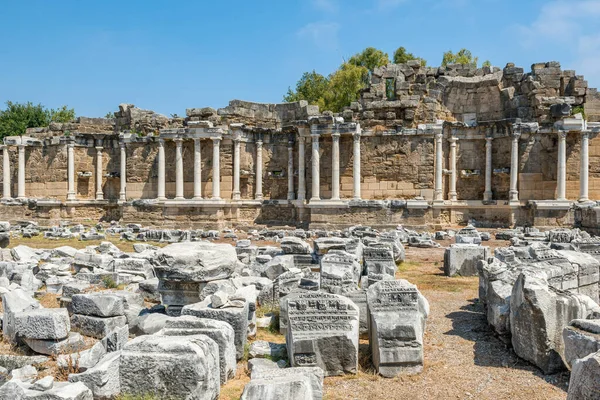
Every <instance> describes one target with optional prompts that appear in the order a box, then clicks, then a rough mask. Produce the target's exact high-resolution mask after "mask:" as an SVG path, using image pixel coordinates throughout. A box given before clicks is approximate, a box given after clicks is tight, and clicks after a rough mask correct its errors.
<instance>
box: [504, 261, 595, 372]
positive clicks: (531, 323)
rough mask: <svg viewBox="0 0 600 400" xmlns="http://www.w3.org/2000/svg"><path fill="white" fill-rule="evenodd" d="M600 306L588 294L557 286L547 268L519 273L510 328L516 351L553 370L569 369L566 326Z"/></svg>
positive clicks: (519, 354)
mask: <svg viewBox="0 0 600 400" xmlns="http://www.w3.org/2000/svg"><path fill="white" fill-rule="evenodd" d="M599 311H600V307H599V306H598V305H597V304H596V303H594V301H593V300H592V299H590V298H589V297H587V296H585V295H581V294H573V293H570V292H565V291H561V290H557V289H554V288H552V287H550V286H549V285H548V280H547V279H546V274H544V272H537V273H536V272H533V271H527V272H523V273H521V274H520V275H519V277H518V279H517V281H516V283H515V285H514V287H513V290H512V294H511V298H510V329H511V334H512V338H511V340H512V345H513V348H514V351H515V353H516V354H517V355H518V356H519V357H521V358H523V359H525V360H527V361H529V362H531V363H533V364H535V365H536V366H538V367H539V368H540V369H541V370H542V371H544V373H546V374H551V373H554V372H558V371H561V370H563V369H565V366H564V364H563V361H562V359H561V354H564V342H563V338H562V331H563V328H564V327H566V326H567V325H568V324H569V322H570V321H572V320H574V319H587V318H588V317H589V316H594V315H596V314H597V313H598V312H599Z"/></svg>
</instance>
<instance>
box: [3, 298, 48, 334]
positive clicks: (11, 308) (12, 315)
mask: <svg viewBox="0 0 600 400" xmlns="http://www.w3.org/2000/svg"><path fill="white" fill-rule="evenodd" d="M2 306H3V307H4V316H3V318H2V335H3V336H4V338H5V339H7V340H8V341H9V342H10V343H17V330H16V328H17V327H16V316H17V315H18V314H19V313H21V312H24V311H29V310H35V309H38V308H40V303H38V302H37V301H35V300H34V299H32V298H31V297H30V296H29V295H27V293H25V292H24V291H23V290H22V289H15V290H13V291H12V292H8V293H5V294H3V295H2Z"/></svg>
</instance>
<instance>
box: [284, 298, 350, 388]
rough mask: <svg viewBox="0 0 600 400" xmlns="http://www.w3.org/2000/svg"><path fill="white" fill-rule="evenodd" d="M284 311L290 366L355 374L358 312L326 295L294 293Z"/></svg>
mask: <svg viewBox="0 0 600 400" xmlns="http://www.w3.org/2000/svg"><path fill="white" fill-rule="evenodd" d="M282 302H285V303H286V304H285V308H286V309H287V319H288V327H287V332H286V342H287V348H288V356H289V360H290V363H291V365H292V367H321V368H322V369H323V371H324V372H325V375H326V376H332V375H342V374H344V373H356V371H357V367H358V330H359V316H358V314H359V309H358V307H357V306H356V304H354V303H353V302H352V301H351V300H350V299H348V298H346V297H344V296H340V295H335V294H329V293H320V292H319V293H294V294H293V295H290V296H287V297H286V298H284V299H282Z"/></svg>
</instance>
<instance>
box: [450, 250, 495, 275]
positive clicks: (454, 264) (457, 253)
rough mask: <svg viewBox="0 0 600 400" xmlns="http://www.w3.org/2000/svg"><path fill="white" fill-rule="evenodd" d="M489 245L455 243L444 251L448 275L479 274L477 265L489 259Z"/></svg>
mask: <svg viewBox="0 0 600 400" xmlns="http://www.w3.org/2000/svg"><path fill="white" fill-rule="evenodd" d="M488 253H489V247H487V246H480V245H473V244H453V245H451V246H450V247H448V248H447V249H446V251H445V253H444V274H445V275H446V276H455V275H460V276H477V275H478V270H477V265H478V263H479V261H481V260H487V258H488Z"/></svg>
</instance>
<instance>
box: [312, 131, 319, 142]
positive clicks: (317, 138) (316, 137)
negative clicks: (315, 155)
mask: <svg viewBox="0 0 600 400" xmlns="http://www.w3.org/2000/svg"><path fill="white" fill-rule="evenodd" d="M310 136H311V137H312V139H313V141H314V140H319V138H320V137H321V135H320V134H318V133H316V132H315V133H313V132H311V133H310Z"/></svg>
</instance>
